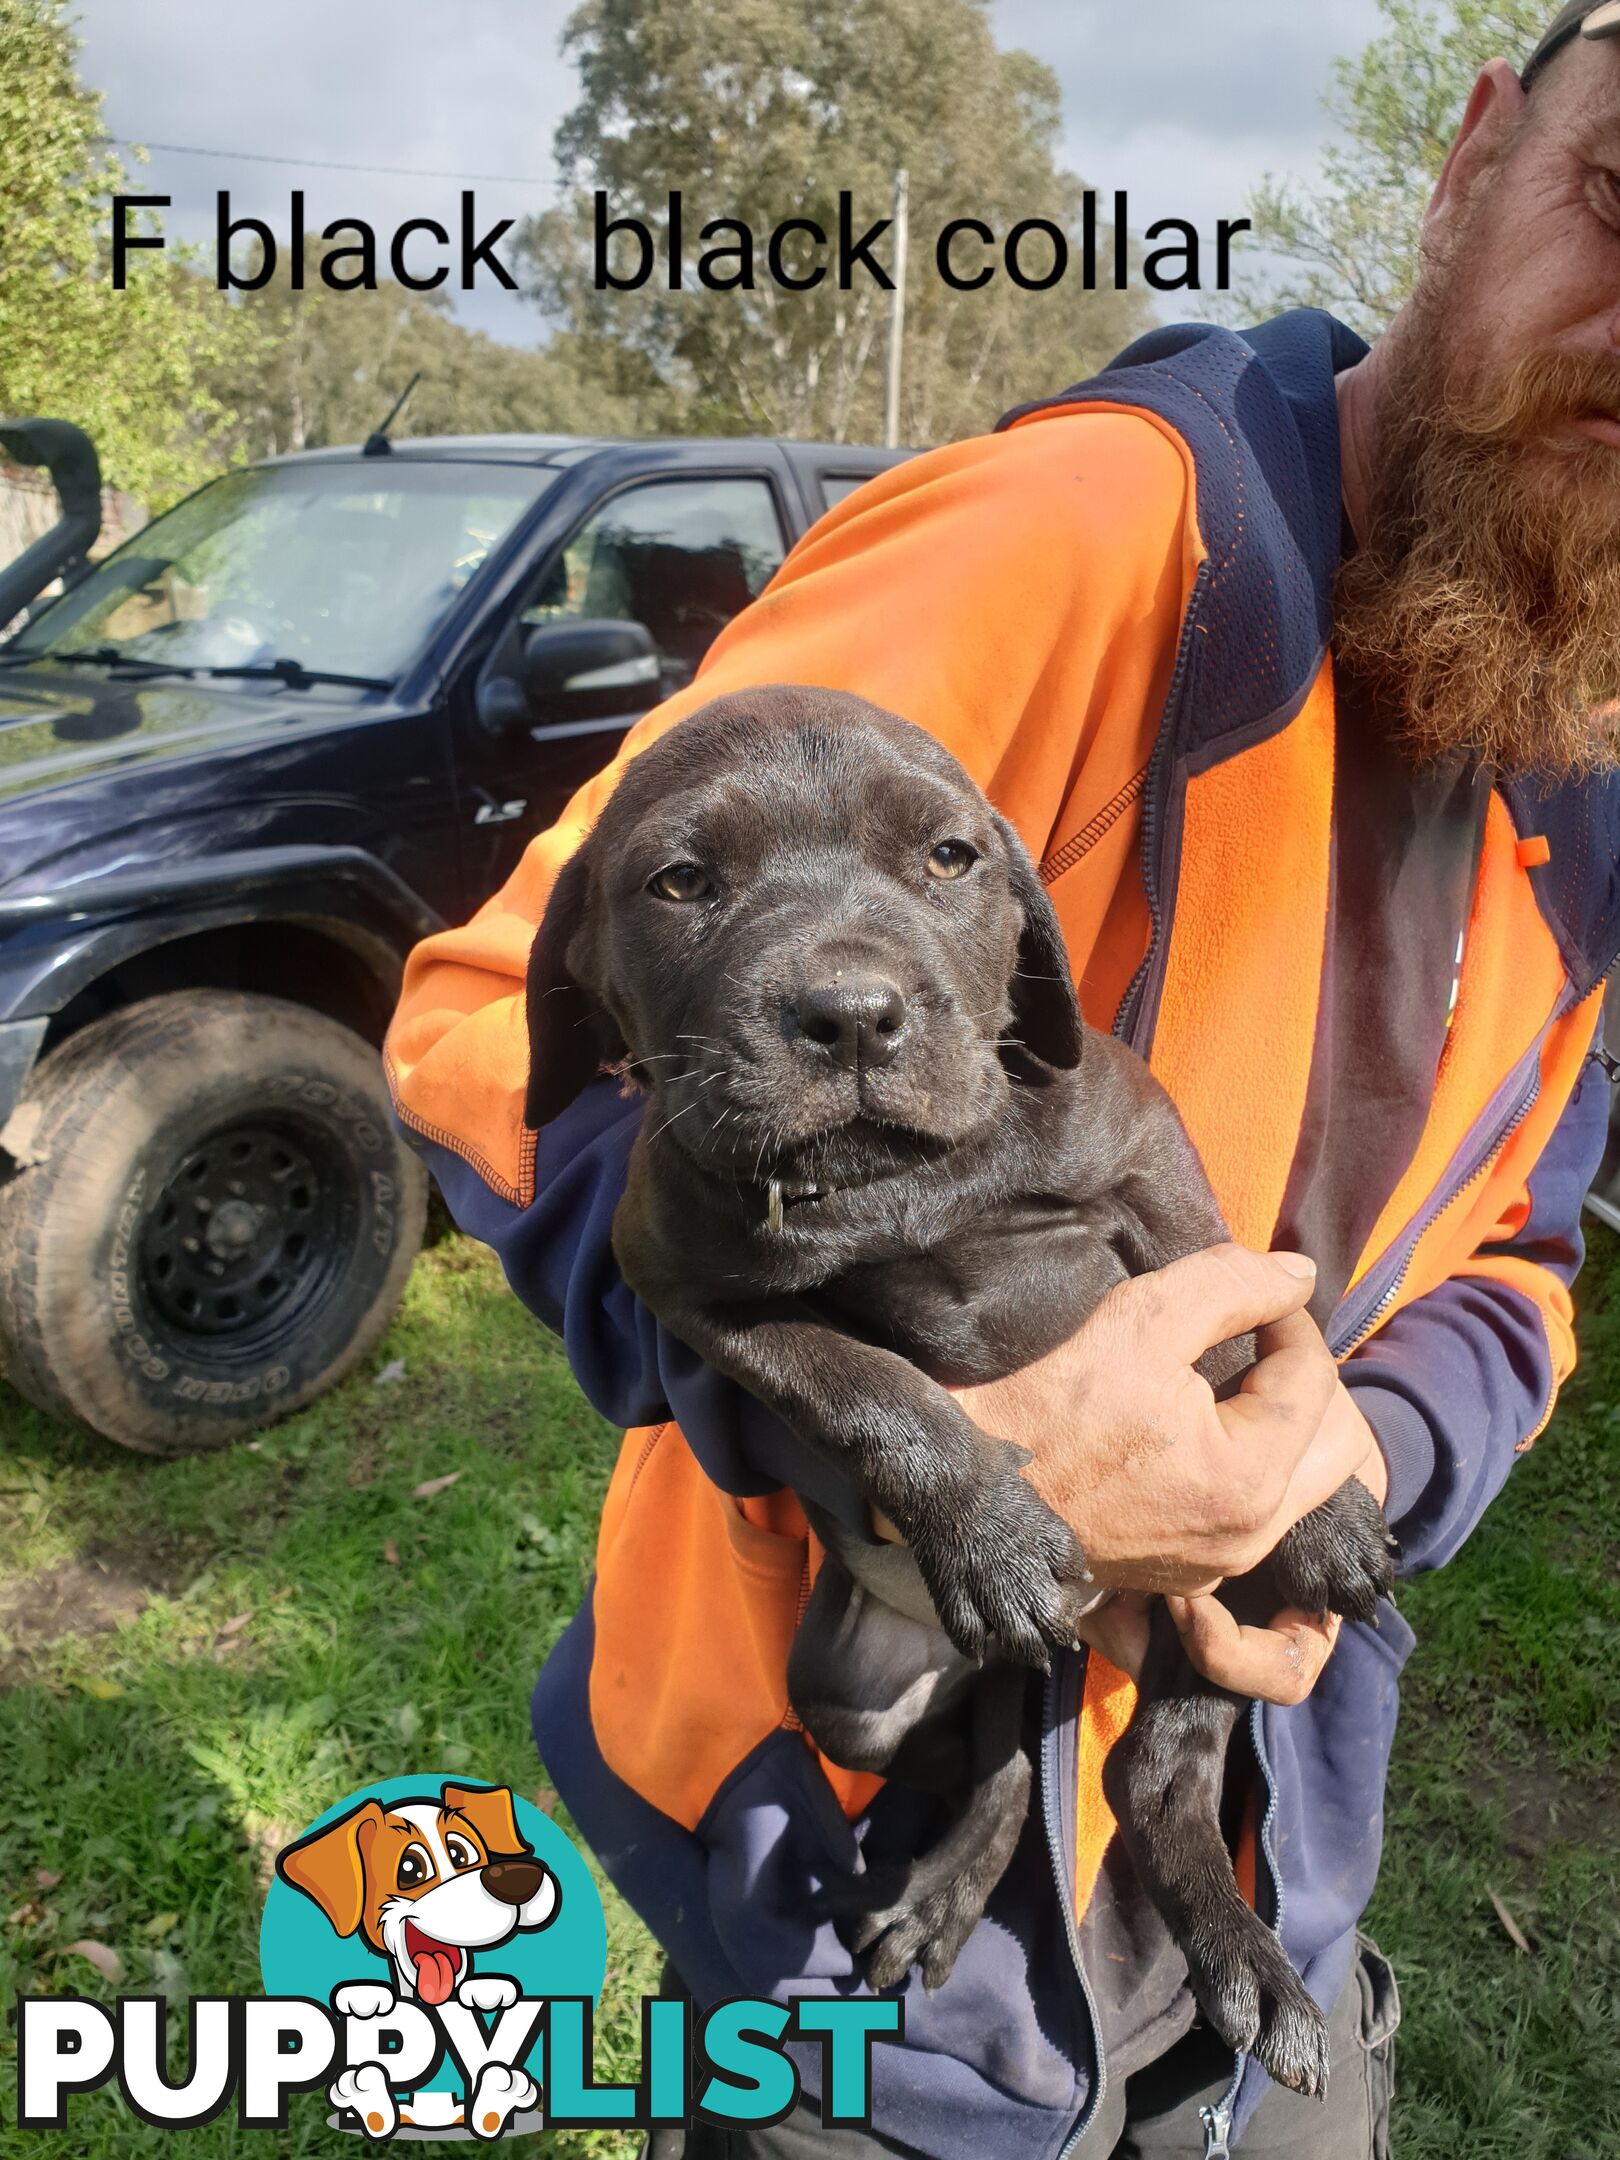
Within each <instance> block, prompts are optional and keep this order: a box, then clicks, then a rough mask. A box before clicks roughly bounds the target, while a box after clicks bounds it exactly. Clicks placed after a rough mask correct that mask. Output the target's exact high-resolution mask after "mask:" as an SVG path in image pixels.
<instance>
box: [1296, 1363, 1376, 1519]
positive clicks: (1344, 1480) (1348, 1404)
mask: <svg viewBox="0 0 1620 2160" xmlns="http://www.w3.org/2000/svg"><path fill="white" fill-rule="evenodd" d="M1369 1448H1370V1449H1371V1452H1372V1453H1373V1454H1374V1455H1377V1453H1378V1447H1377V1442H1376V1441H1374V1440H1373V1438H1372V1429H1371V1427H1370V1426H1369V1425H1368V1423H1367V1421H1366V1419H1365V1418H1364V1417H1363V1416H1362V1414H1361V1412H1360V1411H1359V1410H1358V1409H1357V1408H1356V1405H1355V1400H1354V1398H1353V1397H1352V1396H1351V1394H1350V1392H1349V1390H1348V1389H1347V1388H1345V1387H1344V1386H1343V1384H1342V1383H1340V1382H1339V1381H1338V1380H1337V1378H1336V1377H1335V1385H1334V1390H1333V1397H1332V1400H1330V1402H1329V1403H1328V1406H1327V1410H1326V1412H1325V1413H1324V1415H1323V1418H1322V1422H1321V1424H1320V1425H1318V1427H1317V1428H1316V1432H1315V1434H1314V1436H1313V1437H1312V1440H1311V1444H1310V1446H1309V1447H1308V1448H1307V1449H1306V1450H1305V1453H1304V1454H1303V1455H1302V1456H1301V1457H1300V1460H1299V1462H1298V1464H1297V1465H1296V1466H1295V1469H1294V1473H1293V1476H1292V1477H1291V1478H1290V1479H1289V1481H1288V1491H1287V1493H1286V1494H1285V1495H1284V1498H1283V1502H1282V1505H1281V1507H1280V1508H1279V1510H1278V1512H1277V1516H1276V1519H1275V1522H1274V1524H1273V1531H1274V1535H1273V1537H1272V1543H1273V1544H1275V1543H1276V1542H1277V1539H1278V1538H1280V1537H1281V1536H1282V1535H1283V1533H1284V1531H1287V1530H1291V1529H1292V1528H1293V1527H1294V1525H1295V1523H1297V1522H1301V1521H1303V1520H1304V1518H1305V1517H1306V1516H1307V1515H1309V1514H1310V1513H1312V1511H1313V1510H1314V1509H1316V1508H1319V1507H1320V1506H1321V1505H1322V1502H1323V1501H1324V1500H1331V1499H1332V1497H1333V1495H1334V1494H1335V1493H1336V1492H1337V1491H1338V1490H1339V1488H1340V1486H1341V1485H1346V1484H1348V1483H1349V1481H1350V1479H1351V1478H1353V1477H1357V1476H1359V1475H1361V1473H1362V1472H1363V1471H1366V1472H1367V1476H1366V1477H1365V1478H1364V1479H1363V1482H1364V1483H1368V1484H1370V1483H1371V1482H1372V1477H1373V1474H1374V1473H1373V1472H1372V1470H1371V1469H1370V1468H1369V1466H1368V1463H1367V1454H1368V1451H1369ZM1378 1464H1379V1467H1380V1468H1382V1464H1383V1458H1382V1457H1381V1456H1379V1457H1378ZM1383 1483H1384V1489H1385V1492H1386V1493H1387V1491H1388V1489H1389V1488H1388V1480H1387V1473H1386V1476H1385V1479H1384V1480H1383ZM1374 1490H1375V1497H1376V1488H1375V1489H1374ZM1379 1504H1380V1505H1382V1501H1380V1503H1379Z"/></svg>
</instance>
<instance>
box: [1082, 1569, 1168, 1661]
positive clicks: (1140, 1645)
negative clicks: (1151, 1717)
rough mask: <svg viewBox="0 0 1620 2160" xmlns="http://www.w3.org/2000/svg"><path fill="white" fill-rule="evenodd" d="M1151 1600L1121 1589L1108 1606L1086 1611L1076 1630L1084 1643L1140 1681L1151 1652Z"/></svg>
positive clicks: (1133, 1591) (1140, 1594)
mask: <svg viewBox="0 0 1620 2160" xmlns="http://www.w3.org/2000/svg"><path fill="white" fill-rule="evenodd" d="M1150 1602H1151V1601H1150V1600H1149V1598H1148V1597H1147V1596H1146V1595H1145V1593H1143V1592H1140V1591H1136V1590H1118V1591H1116V1592H1115V1593H1114V1595H1113V1596H1112V1597H1111V1598H1110V1599H1109V1600H1108V1602H1107V1604H1106V1605H1099V1606H1098V1607H1097V1609H1096V1611H1095V1612H1089V1613H1087V1615H1086V1617H1085V1618H1084V1619H1083V1620H1082V1621H1081V1622H1080V1623H1079V1625H1078V1627H1077V1629H1076V1633H1077V1634H1078V1635H1079V1637H1080V1640H1081V1641H1082V1642H1083V1643H1089V1644H1090V1646H1091V1648H1092V1649H1093V1650H1098V1651H1100V1652H1101V1653H1102V1655H1103V1656H1104V1657H1105V1658H1106V1659H1107V1660H1108V1662H1109V1664H1110V1665H1116V1666H1118V1668H1119V1670H1120V1671H1121V1672H1122V1673H1128V1674H1129V1676H1130V1677H1131V1679H1133V1680H1140V1678H1141V1677H1142V1665H1143V1661H1144V1660H1145V1659H1146V1657H1147V1653H1148V1635H1149V1623H1148V1606H1149V1603H1150Z"/></svg>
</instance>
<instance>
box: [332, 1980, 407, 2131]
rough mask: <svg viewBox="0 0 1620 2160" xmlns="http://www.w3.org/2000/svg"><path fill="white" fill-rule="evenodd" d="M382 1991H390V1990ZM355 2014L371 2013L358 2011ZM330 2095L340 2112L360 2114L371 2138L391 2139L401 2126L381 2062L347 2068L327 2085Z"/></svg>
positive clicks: (357, 1990)
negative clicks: (351, 2068)
mask: <svg viewBox="0 0 1620 2160" xmlns="http://www.w3.org/2000/svg"><path fill="white" fill-rule="evenodd" d="M346 1992H348V1993H350V1994H355V1993H359V1994H365V1993H367V1992H368V1990H366V1989H364V1988H359V1989H353V1988H351V1989H349V1990H347V1991H346ZM369 1992H373V1993H375V1992H379V1991H377V1990H371V1991H369ZM380 1992H382V1993H384V1994H386V1993H387V1990H386V1989H383V1990H381V1991H380ZM390 2000H392V1998H390ZM353 2014H354V2015H356V2016H369V2015H370V2014H371V2013H370V2012H367V2011H357V2012H355V2013H353ZM326 2098H327V2101H328V2103H329V2105H330V2106H332V2107H334V2108H336V2110H337V2111H338V2113H339V2115H343V2114H345V2113H352V2114H355V2115H358V2116H359V2118H360V2127H361V2129H362V2130H363V2131H364V2132H365V2134H366V2136H367V2137H369V2138H378V2139H381V2138H389V2137H392V2136H393V2134H394V2132H395V2131H396V2130H397V2129H398V2128H399V2111H398V2109H397V2108H396V2107H395V2105H394V2096H393V2094H392V2093H391V2092H390V2091H389V2090H388V2080H387V2078H386V2077H385V2076H384V2075H383V2071H382V2068H381V2066H380V2065H379V2064H377V2063H361V2064H360V2066H359V2067H358V2069H354V2070H345V2071H344V2073H343V2075H342V2076H341V2077H339V2078H335V2079H334V2080H333V2082H332V2083H331V2084H330V2085H329V2086H328V2087H327V2088H326Z"/></svg>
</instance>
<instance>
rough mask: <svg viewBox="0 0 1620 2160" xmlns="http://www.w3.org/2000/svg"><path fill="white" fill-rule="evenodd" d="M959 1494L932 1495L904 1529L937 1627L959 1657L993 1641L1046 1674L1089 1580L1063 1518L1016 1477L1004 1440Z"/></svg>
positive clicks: (1068, 1637) (1069, 1633)
mask: <svg viewBox="0 0 1620 2160" xmlns="http://www.w3.org/2000/svg"><path fill="white" fill-rule="evenodd" d="M998 1453H999V1455H1001V1456H1004V1457H1005V1460H1004V1461H1002V1460H999V1459H998V1460H996V1461H995V1462H994V1463H993V1464H991V1465H989V1466H987V1467H986V1468H985V1469H984V1471H983V1473H982V1475H981V1476H979V1477H978V1478H976V1479H975V1480H974V1481H973V1482H972V1484H971V1485H969V1486H968V1487H967V1488H966V1490H965V1491H961V1492H952V1493H948V1494H941V1495H938V1496H933V1504H932V1505H931V1506H929V1507H928V1508H927V1509H926V1510H924V1511H919V1516H920V1519H917V1520H915V1521H914V1522H913V1523H912V1525H911V1526H910V1527H909V1530H908V1536H909V1539H910V1543H911V1548H912V1551H913V1553H914V1554H915V1556H916V1560H917V1565H918V1566H919V1567H920V1568H921V1569H922V1572H923V1579H924V1580H925V1582H926V1583H927V1585H928V1589H929V1594H930V1595H931V1596H932V1598H933V1600H934V1609H935V1611H936V1612H937V1613H938V1614H939V1624H940V1626H941V1627H942V1628H943V1629H944V1630H945V1632H946V1634H947V1635H949V1637H950V1638H951V1641H952V1642H953V1643H954V1644H955V1645H956V1647H957V1649H958V1650H960V1651H961V1652H962V1654H963V1656H964V1657H972V1658H977V1657H982V1656H983V1655H984V1652H985V1649H986V1647H987V1645H988V1644H989V1643H990V1642H992V1641H993V1642H995V1643H997V1644H999V1646H1000V1647H1001V1649H1003V1650H1004V1651H1005V1652H1006V1654H1007V1656H1009V1657H1010V1658H1013V1659H1015V1660H1016V1661H1017V1662H1018V1663H1019V1664H1021V1665H1032V1666H1033V1667H1034V1668H1035V1669H1036V1671H1037V1672H1045V1671H1047V1670H1048V1669H1049V1667H1050V1665H1051V1661H1052V1657H1051V1654H1052V1651H1053V1649H1054V1648H1057V1649H1065V1648H1067V1647H1068V1646H1069V1645H1070V1644H1071V1643H1072V1642H1073V1640H1074V1623H1073V1614H1074V1612H1075V1610H1076V1608H1077V1606H1078V1605H1080V1604H1081V1603H1083V1601H1084V1597H1085V1594H1086V1591H1087V1588H1088V1586H1089V1585H1090V1578H1089V1576H1088V1574H1087V1572H1086V1563H1085V1555H1084V1554H1083V1553H1082V1552H1081V1550H1080V1546H1079V1542H1078V1540H1077V1539H1076V1538H1075V1535H1074V1533H1073V1531H1072V1530H1071V1529H1070V1528H1069V1526H1068V1524H1067V1523H1066V1522H1064V1521H1063V1519H1062V1517H1061V1516H1059V1515H1056V1514H1054V1513H1053V1511H1052V1509H1051V1508H1049V1507H1048V1506H1047V1504H1046V1502H1045V1501H1044V1500H1043V1499H1042V1498H1041V1496H1040V1494H1039V1493H1038V1492H1036V1490H1035V1488H1034V1486H1033V1485H1031V1484H1029V1483H1028V1482H1027V1481H1026V1480H1025V1479H1024V1478H1022V1477H1020V1476H1019V1474H1018V1464H1019V1462H1020V1461H1021V1460H1023V1459H1025V1458H1023V1457H1022V1455H1021V1453H1020V1451H1019V1450H1017V1449H1015V1448H1011V1447H1007V1448H1003V1449H1001V1450H999V1451H998Z"/></svg>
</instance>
